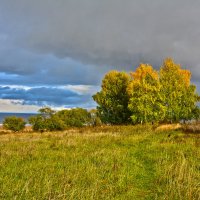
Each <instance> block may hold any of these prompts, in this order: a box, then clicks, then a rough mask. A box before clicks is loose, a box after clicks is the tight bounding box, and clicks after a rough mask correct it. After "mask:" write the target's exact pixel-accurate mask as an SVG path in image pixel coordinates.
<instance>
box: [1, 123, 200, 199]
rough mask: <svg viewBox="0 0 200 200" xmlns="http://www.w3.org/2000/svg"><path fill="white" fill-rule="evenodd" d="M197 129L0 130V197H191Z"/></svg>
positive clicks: (198, 177)
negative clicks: (189, 131) (15, 131)
mask: <svg viewBox="0 0 200 200" xmlns="http://www.w3.org/2000/svg"><path fill="white" fill-rule="evenodd" d="M199 147H200V134H198V133H196V134H192V133H183V132H182V131H181V130H162V129H161V130H153V127H152V126H113V127H112V126H107V127H99V128H79V129H69V130H66V131H62V132H46V133H34V132H24V133H6V132H3V131H2V132H0V199H17V200H18V199H20V200H21V199H24V200H25V199H26V200H27V199H28V200H32V199H35V200H40V199H42V200H43V199H55V200H61V199H67V200H70V199H71V200H74V199H75V200H79V199H80V200H82V199H85V200H90V199H91V200H93V199H95V200H98V199H102V200H107V199H109V200H110V199H117V200H118V199H119V200H123V199H124V200H129V199H130V200H140V199H141V200H143V199H147V200H148V199H149V200H150V199H152V200H154V199H155V200H156V199H157V200H158V199H162V200H164V199H165V200H198V199H200V148H199Z"/></svg>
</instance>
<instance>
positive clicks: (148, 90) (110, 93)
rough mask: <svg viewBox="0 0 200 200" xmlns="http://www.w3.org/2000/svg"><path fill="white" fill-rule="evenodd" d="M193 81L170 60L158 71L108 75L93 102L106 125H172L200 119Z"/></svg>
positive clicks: (148, 69)
mask: <svg viewBox="0 0 200 200" xmlns="http://www.w3.org/2000/svg"><path fill="white" fill-rule="evenodd" d="M190 80H191V72H190V71H189V70H185V69H182V68H181V66H180V65H179V64H176V63H175V62H174V61H173V60H172V59H171V58H167V59H165V60H164V62H163V64H162V66H161V67H160V70H159V71H157V70H155V69H153V67H152V66H151V65H149V64H140V65H139V67H138V68H137V69H136V70H135V71H134V72H131V73H130V74H128V73H126V72H119V71H110V72H108V73H107V74H106V75H105V77H104V79H103V80H102V85H101V91H100V92H97V93H96V94H95V95H94V96H93V99H94V100H95V101H96V102H97V104H98V106H97V112H98V116H99V117H100V119H101V121H102V122H103V123H109V124H129V123H133V124H137V123H149V122H151V123H153V122H165V123H172V122H180V121H187V120H192V119H199V116H200V109H199V107H198V105H197V103H198V102H199V99H200V98H199V95H198V94H197V92H196V86H195V85H194V84H191V82H190Z"/></svg>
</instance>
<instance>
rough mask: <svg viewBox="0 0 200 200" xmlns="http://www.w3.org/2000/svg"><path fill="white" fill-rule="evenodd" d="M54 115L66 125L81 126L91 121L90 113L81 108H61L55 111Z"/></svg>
mask: <svg viewBox="0 0 200 200" xmlns="http://www.w3.org/2000/svg"><path fill="white" fill-rule="evenodd" d="M56 116H57V117H58V118H59V119H61V120H62V121H63V122H64V124H65V126H66V127H82V126H86V125H89V124H90V122H91V114H90V113H89V112H88V111H87V110H86V109H83V108H74V109H70V110H61V111H58V112H57V113H56Z"/></svg>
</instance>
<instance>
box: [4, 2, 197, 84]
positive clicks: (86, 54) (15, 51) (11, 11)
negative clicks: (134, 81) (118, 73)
mask: <svg viewBox="0 0 200 200" xmlns="http://www.w3.org/2000/svg"><path fill="white" fill-rule="evenodd" d="M199 10H200V1H197V0H191V1H188V0H174V1H172V0H171V1H166V0H153V1H149V0H123V1H122V0H101V1H95V0H84V1H81V0H56V1H55V0H34V1H33V0H5V1H3V0H2V1H0V78H1V83H2V84H18V85H20V84H21V85H49V84H51V85H64V84H74V85H76V84H86V85H88V84H89V85H98V84H100V80H101V78H102V77H103V75H104V73H105V72H106V71H109V70H110V69H114V68H116V69H120V70H128V71H129V70H134V68H135V67H136V66H137V65H138V64H139V63H140V62H147V63H150V64H152V65H153V66H155V67H157V68H158V67H159V66H160V65H161V63H162V60H163V59H164V58H165V57H169V56H170V57H173V58H174V59H175V61H176V62H178V63H180V64H181V65H183V67H184V68H189V69H190V70H191V71H192V72H193V81H195V82H196V83H199V78H200V70H199V69H200V53H199V52H200V21H199V18H200V12H199ZM197 85H199V84H197Z"/></svg>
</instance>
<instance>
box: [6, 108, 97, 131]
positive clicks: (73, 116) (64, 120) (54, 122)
mask: <svg viewBox="0 0 200 200" xmlns="http://www.w3.org/2000/svg"><path fill="white" fill-rule="evenodd" d="M28 122H29V124H31V125H32V129H33V131H40V132H43V131H61V130H65V129H67V128H69V127H83V126H97V125H100V124H101V120H100V118H99V117H98V116H97V112H96V110H95V109H92V110H90V111H87V110H86V109H83V108H74V109H70V110H67V109H66V110H61V111H58V112H55V111H54V110H52V109H51V108H49V107H45V108H41V109H40V110H39V111H38V114H37V115H34V116H31V117H29V119H28ZM25 125H26V122H25V120H24V119H23V118H21V117H16V116H9V117H6V118H5V119H4V121H3V127H4V128H6V129H9V130H12V131H14V132H16V131H21V130H23V129H24V128H25Z"/></svg>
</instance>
